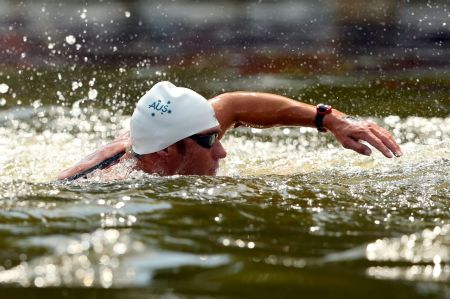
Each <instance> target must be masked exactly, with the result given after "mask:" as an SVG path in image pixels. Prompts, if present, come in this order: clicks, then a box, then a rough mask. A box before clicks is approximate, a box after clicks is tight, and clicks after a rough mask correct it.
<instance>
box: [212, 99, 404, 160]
mask: <svg viewBox="0 0 450 299" xmlns="http://www.w3.org/2000/svg"><path fill="white" fill-rule="evenodd" d="M211 104H212V105H213V107H214V110H215V112H216V117H217V119H218V120H219V122H220V124H221V127H222V135H223V134H224V133H225V131H226V130H228V129H230V128H232V127H237V126H240V125H248V126H251V127H263V128H266V127H274V126H307V127H314V126H315V122H314V119H315V116H316V108H315V107H314V106H312V105H308V104H305V103H300V102H297V101H294V100H292V99H289V98H286V97H283V96H279V95H275V94H269V93H257V92H230V93H224V94H221V95H219V96H217V97H215V98H213V99H211ZM345 116H346V115H345V114H344V113H342V112H340V111H338V110H335V109H334V110H333V112H332V113H331V114H329V115H327V116H325V119H324V126H325V128H326V129H328V130H329V131H330V132H331V133H332V134H333V135H334V137H335V138H336V139H337V140H338V141H339V142H340V143H341V144H342V145H343V146H344V147H345V148H348V149H352V150H354V151H356V152H358V153H360V154H363V155H370V154H371V150H370V148H369V147H367V146H366V145H364V144H362V143H360V142H359V141H366V142H368V143H369V144H371V145H372V146H374V147H375V148H376V149H378V150H379V151H380V152H381V153H383V155H385V156H386V157H388V158H392V154H394V155H395V156H401V155H402V153H401V150H400V147H399V146H398V144H397V143H396V142H395V140H394V138H393V137H392V136H391V134H390V133H389V132H388V131H387V130H385V129H383V128H381V127H379V126H378V125H376V124H375V123H372V122H367V121H355V120H352V119H348V118H345Z"/></svg>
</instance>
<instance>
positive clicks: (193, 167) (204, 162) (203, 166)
mask: <svg viewBox="0 0 450 299" xmlns="http://www.w3.org/2000/svg"><path fill="white" fill-rule="evenodd" d="M219 131H220V129H219V127H215V128H212V129H209V130H206V131H203V132H200V133H199V134H198V135H207V134H212V133H219ZM183 142H184V145H185V151H184V153H179V155H180V157H178V159H177V158H176V159H175V161H176V160H178V161H179V164H178V167H177V171H176V173H177V174H181V175H215V174H216V173H217V170H218V169H219V160H220V159H223V158H225V157H226V156H227V152H226V151H225V149H224V148H223V146H222V143H221V142H220V140H216V142H215V143H214V144H213V146H212V147H211V148H205V147H202V146H201V145H199V144H198V143H197V142H196V141H194V140H192V139H190V138H186V139H184V140H183Z"/></svg>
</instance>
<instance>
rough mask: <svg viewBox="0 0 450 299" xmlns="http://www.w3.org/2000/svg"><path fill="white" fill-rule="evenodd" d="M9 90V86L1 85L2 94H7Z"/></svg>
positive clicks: (0, 91)
mask: <svg viewBox="0 0 450 299" xmlns="http://www.w3.org/2000/svg"><path fill="white" fill-rule="evenodd" d="M8 90H9V86H8V85H6V84H5V83H2V84H0V93H7V92H8Z"/></svg>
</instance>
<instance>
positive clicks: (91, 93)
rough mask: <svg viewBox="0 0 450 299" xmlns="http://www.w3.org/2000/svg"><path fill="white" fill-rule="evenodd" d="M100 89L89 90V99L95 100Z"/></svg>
mask: <svg viewBox="0 0 450 299" xmlns="http://www.w3.org/2000/svg"><path fill="white" fill-rule="evenodd" d="M97 95H98V91H97V90H96V89H91V90H89V93H88V98H89V100H95V99H96V98H97Z"/></svg>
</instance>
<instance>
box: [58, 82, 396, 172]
mask: <svg viewBox="0 0 450 299" xmlns="http://www.w3.org/2000/svg"><path fill="white" fill-rule="evenodd" d="M241 125H245V126H250V127H257V128H269V127H274V126H308V127H316V128H317V129H318V131H319V132H327V131H329V132H331V133H332V134H333V135H334V137H335V138H336V139H337V140H338V141H339V142H340V143H341V144H342V145H343V147H344V148H347V149H352V150H354V151H356V152H358V153H360V154H363V155H367V156H369V155H370V154H371V152H372V151H371V149H370V148H369V147H368V146H366V145H365V144H363V143H361V142H360V141H365V142H367V143H369V144H370V145H372V146H373V147H374V148H376V149H377V150H379V151H380V152H381V153H382V154H383V155H384V156H386V157H387V158H392V157H393V156H396V157H400V156H401V155H402V152H401V150H400V147H399V146H398V144H397V143H396V142H395V140H394V138H393V137H392V136H391V134H390V133H389V132H388V131H387V130H385V129H383V128H381V127H379V126H378V125H376V124H375V123H372V122H366V121H359V120H357V119H355V118H352V117H350V116H347V115H345V114H344V113H342V112H340V111H337V110H335V109H332V108H331V106H327V105H324V104H319V105H317V106H316V107H315V106H311V105H308V104H304V103H301V102H298V101H294V100H292V99H289V98H286V97H283V96H279V95H275V94H269V93H257V92H240V91H238V92H229V93H224V94H221V95H218V96H216V97H214V98H212V99H211V100H209V101H207V100H206V99H205V98H204V97H202V96H201V95H199V94H198V93H196V92H195V91H193V90H190V89H188V88H183V87H176V86H175V85H173V84H172V83H170V82H167V81H165V82H159V83H157V84H155V85H154V86H153V87H152V88H151V89H150V90H149V91H148V92H147V93H146V94H145V95H144V96H143V97H142V98H141V99H140V100H139V102H138V103H137V105H136V108H135V110H134V113H133V115H132V116H131V121H130V132H127V133H125V134H124V135H122V136H120V137H119V138H117V139H116V140H115V141H113V142H112V143H109V144H107V145H106V146H104V147H103V148H101V149H99V150H97V151H96V152H94V153H93V154H91V155H89V156H88V157H86V158H85V159H83V160H82V161H80V162H78V163H77V164H76V165H74V166H72V167H70V168H68V169H66V170H64V171H63V172H61V174H60V175H59V176H58V179H60V180H74V179H77V178H80V177H86V175H87V174H88V173H90V172H92V171H94V170H97V169H106V168H108V167H110V166H111V165H112V164H115V163H121V162H122V161H124V160H128V159H135V160H136V163H135V165H136V168H137V169H139V170H142V171H144V172H146V173H151V174H159V175H161V176H167V175H176V174H179V175H215V174H216V172H217V170H218V168H219V160H220V159H223V158H225V157H226V155H227V154H226V151H225V149H224V148H223V146H222V143H221V142H220V139H221V138H222V137H223V135H224V134H225V133H226V131H227V130H229V129H230V128H236V127H238V126H241Z"/></svg>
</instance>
